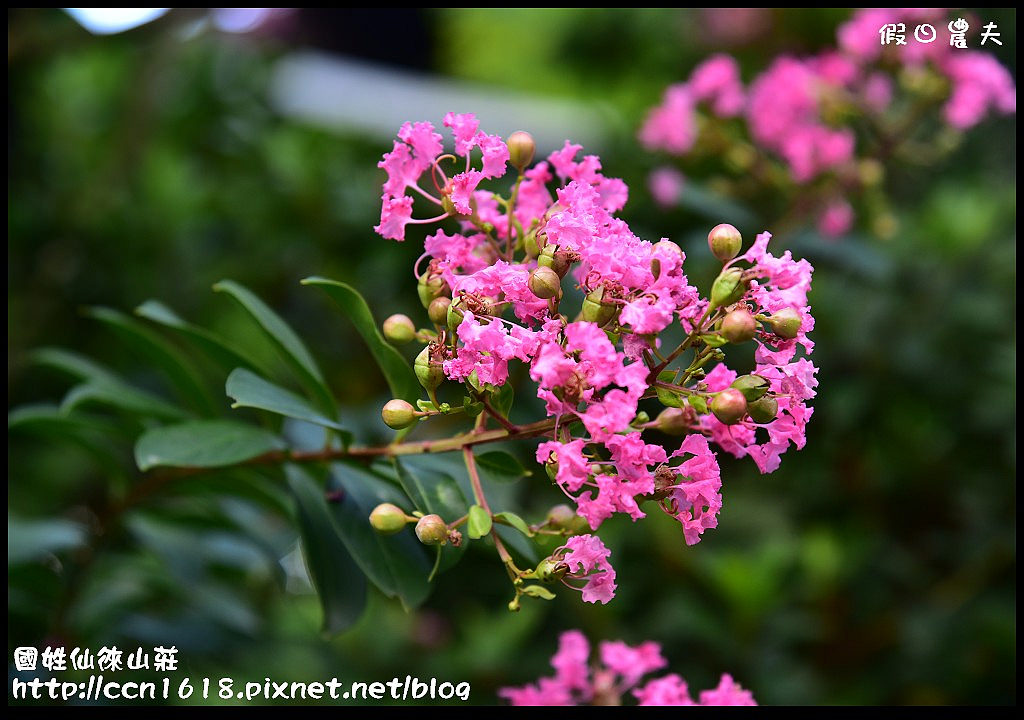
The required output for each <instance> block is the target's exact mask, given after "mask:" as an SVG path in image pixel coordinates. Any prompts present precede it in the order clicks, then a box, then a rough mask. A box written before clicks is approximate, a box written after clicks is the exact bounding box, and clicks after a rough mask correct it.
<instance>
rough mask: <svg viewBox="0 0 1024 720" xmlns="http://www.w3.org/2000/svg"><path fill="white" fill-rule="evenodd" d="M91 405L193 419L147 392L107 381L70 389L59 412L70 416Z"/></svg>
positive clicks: (162, 418)
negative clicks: (84, 406)
mask: <svg viewBox="0 0 1024 720" xmlns="http://www.w3.org/2000/svg"><path fill="white" fill-rule="evenodd" d="M90 403H94V404H97V405H106V406H108V407H112V408H116V409H118V410H124V411H125V412H128V413H131V414H133V415H142V416H145V417H154V418H160V419H161V420H184V419H185V418H188V417H189V416H190V413H188V412H186V411H185V410H183V409H182V408H179V407H177V406H175V405H172V404H170V403H169V402H167V401H166V400H164V399H162V398H160V397H158V396H156V395H153V394H152V393H149V392H146V391H145V390H139V389H138V388H134V387H132V386H131V385H128V384H126V383H123V382H120V381H118V382H109V381H104V380H92V381H89V382H86V383H83V384H81V385H76V386H75V387H73V388H71V389H70V390H69V391H68V393H67V395H65V396H64V400H62V401H61V405H60V409H61V412H64V413H70V412H72V411H74V410H77V409H78V408H80V407H82V406H83V405H88V404H90Z"/></svg>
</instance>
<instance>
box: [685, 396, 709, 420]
mask: <svg viewBox="0 0 1024 720" xmlns="http://www.w3.org/2000/svg"><path fill="white" fill-rule="evenodd" d="M688 402H689V403H690V407H692V408H693V409H694V410H696V411H697V412H698V413H700V414H701V415H704V414H705V413H707V411H708V401H707V400H705V399H704V396H703V395H691V396H690V397H689V400H688Z"/></svg>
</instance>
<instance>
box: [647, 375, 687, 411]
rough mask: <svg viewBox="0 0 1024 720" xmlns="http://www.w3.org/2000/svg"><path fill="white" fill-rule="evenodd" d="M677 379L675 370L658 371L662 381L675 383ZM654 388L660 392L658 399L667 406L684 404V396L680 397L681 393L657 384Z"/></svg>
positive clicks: (659, 378)
mask: <svg viewBox="0 0 1024 720" xmlns="http://www.w3.org/2000/svg"><path fill="white" fill-rule="evenodd" d="M675 379H676V371H675V370H662V371H661V372H660V373H658V380H659V381H661V382H666V383H673V382H675ZM654 390H655V392H656V393H657V394H658V400H659V401H660V402H661V404H662V405H664V406H665V407H675V408H677V407H682V406H683V401H682V398H680V397H679V393H677V392H675V391H673V390H669V389H668V388H663V387H660V386H657V385H656V386H655V388H654Z"/></svg>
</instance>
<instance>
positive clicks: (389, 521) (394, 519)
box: [370, 503, 408, 535]
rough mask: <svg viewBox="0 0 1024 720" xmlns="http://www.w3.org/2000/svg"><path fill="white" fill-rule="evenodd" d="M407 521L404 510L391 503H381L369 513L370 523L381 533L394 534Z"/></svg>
mask: <svg viewBox="0 0 1024 720" xmlns="http://www.w3.org/2000/svg"><path fill="white" fill-rule="evenodd" d="M406 522H408V520H407V518H406V515H405V511H404V510H402V508H400V507H398V506H397V505H392V504H391V503H381V504H380V505H378V506H377V507H375V508H374V509H373V512H371V513H370V525H372V526H373V529H374V530H376V531H377V532H379V533H380V534H381V535H394V534H395V533H396V532H399V531H401V529H402V528H404V527H405V524H406Z"/></svg>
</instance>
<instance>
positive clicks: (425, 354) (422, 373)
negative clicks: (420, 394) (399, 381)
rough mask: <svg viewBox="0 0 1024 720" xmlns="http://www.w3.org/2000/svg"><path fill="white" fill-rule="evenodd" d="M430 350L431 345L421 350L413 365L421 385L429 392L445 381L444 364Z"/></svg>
mask: <svg viewBox="0 0 1024 720" xmlns="http://www.w3.org/2000/svg"><path fill="white" fill-rule="evenodd" d="M430 350H431V348H430V345H427V346H426V347H425V348H423V349H422V350H420V354H419V355H417V356H416V360H415V361H414V362H413V365H412V367H413V370H414V371H415V372H416V379H417V380H419V381H420V385H422V386H423V388H424V389H425V390H426V391H427V392H432V391H434V390H436V389H437V386H438V385H440V384H441V383H442V382H444V365H443V364H442V362H441V361H440V360H438V359H437V358H436V357H434V355H433V354H432V353H431V351H430ZM431 397H433V396H431ZM392 402H394V400H392Z"/></svg>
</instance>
